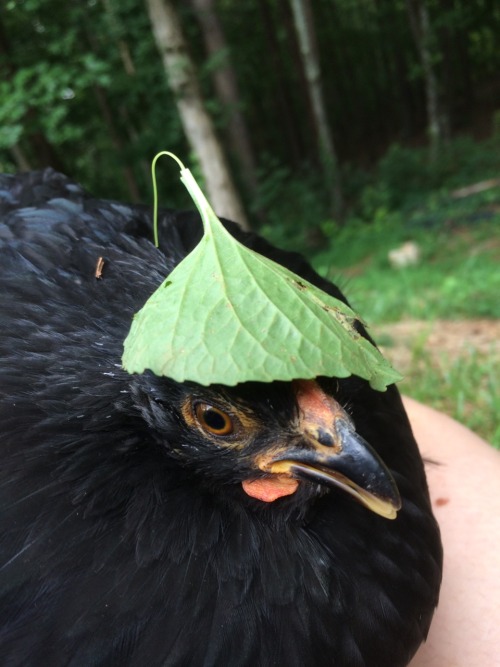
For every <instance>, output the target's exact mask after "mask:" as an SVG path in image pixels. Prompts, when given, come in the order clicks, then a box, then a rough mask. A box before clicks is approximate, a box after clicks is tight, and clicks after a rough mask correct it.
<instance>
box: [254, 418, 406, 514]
mask: <svg viewBox="0 0 500 667" xmlns="http://www.w3.org/2000/svg"><path fill="white" fill-rule="evenodd" d="M266 472H271V473H285V474H289V475H291V476H292V477H295V478H297V479H304V480H309V481H312V482H317V483H319V484H325V485H327V486H336V487H338V488H340V489H342V490H343V491H346V492H347V493H349V494H350V495H352V496H354V498H356V500H358V501H359V502H361V503H362V504H363V505H364V506H365V507H367V508H368V509H370V510H372V512H375V513H376V514H379V515H380V516H383V517H385V518H386V519H395V518H396V516H397V511H398V510H399V509H400V508H401V498H400V496H399V491H398V488H397V486H396V482H395V481H394V478H393V477H392V475H391V473H390V472H389V470H388V469H387V467H386V466H385V464H384V463H383V462H382V460H381V459H380V458H379V456H378V455H377V454H376V453H375V452H374V451H373V449H372V448H371V447H370V445H369V444H368V443H367V442H366V441H365V440H363V438H362V437H361V436H360V435H358V434H357V433H356V431H355V430H354V427H353V426H352V424H351V423H350V422H349V421H346V420H344V419H337V420H336V423H335V446H334V448H332V447H331V446H325V445H323V444H321V442H320V441H319V440H317V439H312V438H308V439H307V442H306V443H304V445H303V446H297V447H293V448H290V449H287V450H286V451H282V452H281V453H280V454H278V456H276V457H274V458H273V459H271V460H270V461H267V462H266Z"/></svg>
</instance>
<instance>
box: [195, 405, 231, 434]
mask: <svg viewBox="0 0 500 667" xmlns="http://www.w3.org/2000/svg"><path fill="white" fill-rule="evenodd" d="M194 412H195V415H196V419H197V420H198V423H199V425H200V426H201V427H202V428H203V429H204V430H205V431H208V432H209V433H212V434H213V435H231V433H232V432H233V431H234V424H233V420H232V419H231V417H230V416H229V415H228V414H227V413H225V412H222V410H219V409H218V408H215V407H214V406H213V405H209V404H208V403H197V404H196V405H195V408H194Z"/></svg>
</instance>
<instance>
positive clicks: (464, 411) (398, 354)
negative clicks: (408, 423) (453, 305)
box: [372, 319, 500, 449]
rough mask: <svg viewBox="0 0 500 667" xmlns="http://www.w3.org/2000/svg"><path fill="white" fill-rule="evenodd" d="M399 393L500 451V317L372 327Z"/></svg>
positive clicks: (414, 321) (405, 322)
mask: <svg viewBox="0 0 500 667" xmlns="http://www.w3.org/2000/svg"><path fill="white" fill-rule="evenodd" d="M372 333H373V334H374V337H375V339H376V340H377V342H378V343H379V345H380V347H381V349H382V351H383V353H384V355H385V356H386V357H387V358H388V359H389V360H390V361H391V363H392V364H393V365H394V367H395V368H396V369H397V370H399V371H400V372H401V373H402V374H403V376H404V380H403V381H402V382H401V383H400V385H399V387H400V389H401V391H402V392H403V393H405V394H407V395H409V396H412V397H413V398H416V399H417V400H420V401H422V402H424V403H426V404H428V405H431V406H432V407H434V408H436V409H437V410H441V411H443V412H445V413H446V414H448V415H450V416H452V417H454V418H455V419H457V420H458V421H460V422H462V423H463V424H465V425H466V426H468V427H469V428H470V429H472V430H473V431H475V432H476V433H478V435H480V436H482V437H483V438H484V439H485V440H487V441H488V442H490V443H492V444H493V445H494V446H495V447H497V448H499V449H500V425H499V421H498V414H499V413H500V320H488V319H468V320H435V321H433V322H427V321H418V320H405V321H402V322H398V323H392V324H389V325H384V326H378V327H373V332H372Z"/></svg>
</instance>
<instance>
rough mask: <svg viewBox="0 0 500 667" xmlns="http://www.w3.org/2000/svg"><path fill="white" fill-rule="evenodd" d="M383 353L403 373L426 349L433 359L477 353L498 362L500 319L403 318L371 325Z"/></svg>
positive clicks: (437, 360)
mask: <svg viewBox="0 0 500 667" xmlns="http://www.w3.org/2000/svg"><path fill="white" fill-rule="evenodd" d="M374 331H375V338H376V340H380V344H381V347H382V349H383V352H384V354H385V355H386V356H387V357H388V358H389V359H390V360H391V362H392V364H393V365H394V366H395V367H396V368H397V369H398V370H400V371H401V372H402V373H403V374H404V373H405V372H408V371H409V370H410V369H411V367H412V363H413V362H414V360H415V354H416V351H420V350H422V349H425V351H426V352H427V353H428V354H429V355H430V357H431V358H432V359H433V361H436V362H439V361H440V360H442V358H443V357H446V358H448V359H449V360H452V359H458V358H459V357H463V356H467V355H470V354H471V353H473V352H477V353H479V354H481V355H483V354H484V355H489V356H491V359H492V362H493V363H499V362H500V320H486V319H481V320H435V321H434V322H425V321H419V320H405V321H403V322H393V323H391V324H388V325H383V326H378V327H374Z"/></svg>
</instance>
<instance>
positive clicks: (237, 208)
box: [146, 0, 248, 229]
mask: <svg viewBox="0 0 500 667" xmlns="http://www.w3.org/2000/svg"><path fill="white" fill-rule="evenodd" d="M146 6H147V8H148V12H149V17H150V20H151V25H152V28H153V34H154V37H155V40H156V44H157V46H158V49H159V51H160V53H161V55H162V58H163V66H164V68H165V72H166V75H167V78H168V81H169V84H170V87H171V89H172V92H173V93H174V97H175V100H176V104H177V108H178V111H179V115H180V119H181V123H182V126H183V128H184V132H185V133H186V137H187V139H188V141H189V143H190V145H191V147H192V149H193V151H194V152H195V154H196V156H197V157H198V159H199V162H200V167H201V171H202V173H203V177H204V179H205V183H206V187H207V191H208V196H209V199H210V201H211V204H212V206H213V208H214V210H215V211H216V212H217V214H218V215H220V216H222V217H226V218H231V219H232V220H235V221H236V222H238V223H239V224H240V225H241V226H242V227H243V228H246V229H248V222H247V219H246V216H245V213H244V211H243V206H242V204H241V201H240V199H239V197H238V194H237V192H236V188H235V186H234V184H233V181H232V179H231V175H230V173H229V169H228V166H227V162H226V159H225V157H224V154H223V151H222V147H221V145H220V142H219V140H218V139H217V136H216V134H215V129H214V127H213V123H212V120H211V118H210V117H209V116H208V114H207V112H206V111H205V108H204V106H203V100H202V96H201V91H200V87H199V83H198V80H197V77H196V72H195V68H194V64H193V62H192V60H191V57H190V56H189V54H188V51H187V46H186V42H185V40H184V36H183V34H182V29H181V24H180V21H179V18H178V16H177V13H176V11H175V9H174V6H173V4H172V2H171V1H170V0H146Z"/></svg>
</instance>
